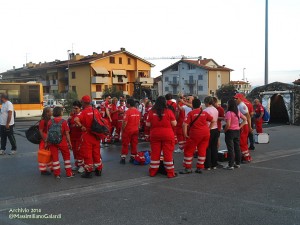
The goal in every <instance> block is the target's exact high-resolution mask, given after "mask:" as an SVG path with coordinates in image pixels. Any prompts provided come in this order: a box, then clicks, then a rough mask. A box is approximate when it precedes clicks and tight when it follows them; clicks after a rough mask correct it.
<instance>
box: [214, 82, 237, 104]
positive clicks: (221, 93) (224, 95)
mask: <svg viewBox="0 0 300 225" xmlns="http://www.w3.org/2000/svg"><path fill="white" fill-rule="evenodd" d="M236 92H237V90H236V89H235V87H234V85H232V84H223V85H222V86H221V87H220V88H219V89H218V90H217V91H216V95H217V97H218V99H220V100H221V103H224V102H227V101H228V100H229V99H230V98H233V96H234V95H235V94H236Z"/></svg>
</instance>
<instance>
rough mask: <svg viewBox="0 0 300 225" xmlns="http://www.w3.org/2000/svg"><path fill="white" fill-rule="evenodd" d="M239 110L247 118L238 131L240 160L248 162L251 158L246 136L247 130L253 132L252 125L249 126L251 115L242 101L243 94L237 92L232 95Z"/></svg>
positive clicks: (247, 134)
mask: <svg viewBox="0 0 300 225" xmlns="http://www.w3.org/2000/svg"><path fill="white" fill-rule="evenodd" d="M234 98H235V100H236V102H237V106H238V109H239V111H240V112H241V113H242V114H243V115H244V116H245V117H246V118H247V122H246V126H243V127H242V128H241V133H240V148H241V152H242V162H243V163H250V162H251V160H252V158H251V155H250V152H249V147H248V136H249V132H253V129H252V126H251V117H250V114H249V110H248V107H247V105H246V104H245V103H244V95H242V94H240V93H238V94H236V95H235V96H234Z"/></svg>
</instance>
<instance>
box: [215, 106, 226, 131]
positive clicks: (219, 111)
mask: <svg viewBox="0 0 300 225" xmlns="http://www.w3.org/2000/svg"><path fill="white" fill-rule="evenodd" d="M216 109H217V110H218V113H219V116H218V117H223V118H224V117H225V111H224V109H223V108H222V107H221V106H218V107H217V108H216ZM217 125H218V131H219V132H221V130H222V120H219V119H218V122H217Z"/></svg>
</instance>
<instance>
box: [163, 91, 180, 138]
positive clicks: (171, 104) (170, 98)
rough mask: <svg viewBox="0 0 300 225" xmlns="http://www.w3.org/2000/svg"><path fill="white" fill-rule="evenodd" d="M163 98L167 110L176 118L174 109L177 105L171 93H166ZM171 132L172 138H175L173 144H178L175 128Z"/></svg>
mask: <svg viewBox="0 0 300 225" xmlns="http://www.w3.org/2000/svg"><path fill="white" fill-rule="evenodd" d="M165 98H166V100H167V108H168V109H170V110H171V111H172V112H173V113H174V116H175V118H176V109H177V103H176V101H175V100H174V99H173V95H172V94H171V93H168V94H166V95H165ZM173 132H174V138H175V144H177V143H178V139H177V135H176V127H173Z"/></svg>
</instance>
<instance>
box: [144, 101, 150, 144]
mask: <svg viewBox="0 0 300 225" xmlns="http://www.w3.org/2000/svg"><path fill="white" fill-rule="evenodd" d="M151 109H152V106H148V107H146V108H145V114H144V117H143V124H144V125H145V127H144V135H145V141H149V140H150V128H149V127H147V126H146V122H147V118H148V115H149V112H150V110H151Z"/></svg>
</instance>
